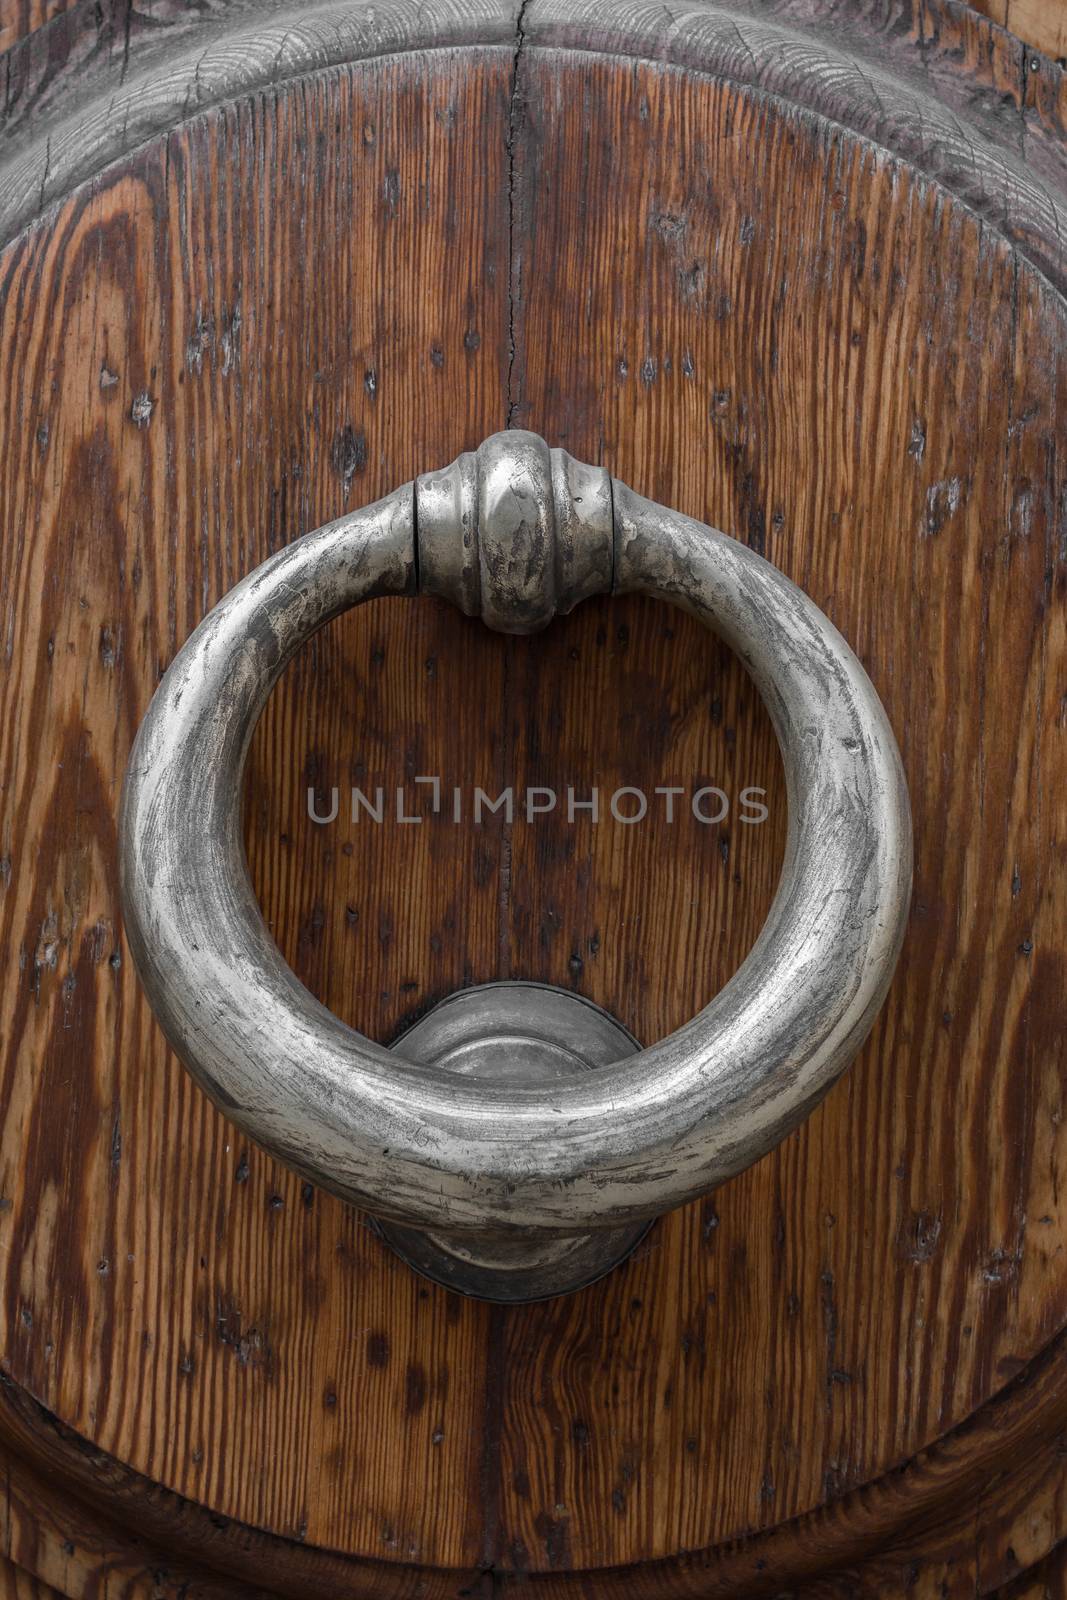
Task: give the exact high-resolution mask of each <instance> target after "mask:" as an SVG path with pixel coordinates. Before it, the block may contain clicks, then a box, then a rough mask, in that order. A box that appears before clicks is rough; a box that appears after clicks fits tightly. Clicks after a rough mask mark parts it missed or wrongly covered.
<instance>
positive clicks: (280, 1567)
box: [0, 1330, 1067, 1600]
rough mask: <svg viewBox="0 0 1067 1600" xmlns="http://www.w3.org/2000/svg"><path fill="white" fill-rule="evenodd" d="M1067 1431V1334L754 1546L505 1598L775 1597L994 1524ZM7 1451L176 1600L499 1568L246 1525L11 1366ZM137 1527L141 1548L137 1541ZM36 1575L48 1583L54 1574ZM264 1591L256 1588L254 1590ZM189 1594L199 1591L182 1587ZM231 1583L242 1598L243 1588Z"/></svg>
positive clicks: (520, 1587) (408, 1586) (714, 1549)
mask: <svg viewBox="0 0 1067 1600" xmlns="http://www.w3.org/2000/svg"><path fill="white" fill-rule="evenodd" d="M1064 1429H1067V1330H1061V1332H1060V1333H1058V1334H1057V1335H1056V1336H1055V1338H1054V1339H1052V1340H1051V1341H1050V1343H1049V1344H1047V1345H1046V1346H1045V1347H1044V1349H1043V1350H1042V1351H1041V1352H1040V1353H1039V1354H1038V1355H1037V1356H1035V1357H1034V1358H1033V1359H1032V1360H1031V1361H1030V1362H1029V1363H1028V1364H1027V1365H1026V1366H1025V1367H1024V1368H1023V1369H1022V1371H1021V1372H1020V1373H1019V1374H1018V1375H1017V1376H1016V1377H1015V1378H1013V1379H1012V1380H1011V1382H1010V1383H1008V1384H1007V1385H1006V1386H1005V1387H1004V1388H1003V1389H1001V1390H999V1391H998V1392H997V1393H996V1394H995V1395H993V1396H992V1397H991V1398H990V1399H989V1400H988V1401H987V1402H986V1403H985V1405H983V1406H981V1407H980V1408H979V1409H978V1410H977V1411H975V1412H973V1413H972V1414H971V1415H970V1416H969V1417H967V1418H966V1419H965V1420H964V1421H963V1422H961V1423H960V1424H959V1426H958V1427H956V1428H954V1429H952V1430H951V1431H950V1432H948V1433H946V1434H943V1435H942V1436H941V1438H939V1439H937V1440H936V1441H935V1442H934V1443H933V1444H931V1445H930V1446H928V1447H927V1448H926V1449H925V1450H922V1451H920V1452H919V1453H918V1454H916V1455H915V1456H913V1457H911V1458H910V1459H909V1460H907V1461H905V1462H902V1463H901V1464H899V1465H898V1466H896V1467H894V1468H892V1469H891V1470H890V1471H888V1472H886V1473H883V1474H882V1475H881V1476H879V1477H877V1478H874V1479H871V1480H870V1481H869V1482H868V1483H865V1484H862V1485H860V1486H858V1487H857V1488H855V1489H853V1490H850V1491H849V1492H848V1493H847V1494H845V1495H842V1496H841V1497H840V1498H839V1499H837V1500H833V1501H829V1502H827V1503H825V1504H823V1505H820V1506H818V1507H815V1508H814V1509H813V1510H811V1511H808V1512H805V1513H803V1514H802V1515H800V1516H799V1517H795V1518H792V1519H790V1520H789V1521H787V1522H782V1523H779V1524H778V1525H776V1526H775V1527H772V1528H768V1529H766V1530H763V1531H760V1532H757V1533H753V1534H751V1535H748V1536H746V1537H745V1538H743V1539H740V1540H734V1541H730V1542H729V1543H727V1544H722V1545H715V1546H710V1547H709V1548H707V1549H705V1550H702V1551H692V1552H687V1553H685V1554H682V1555H676V1556H670V1557H664V1558H660V1559H657V1560H655V1561H648V1562H638V1563H634V1564H632V1565H629V1566H626V1567H612V1568H602V1569H597V1570H595V1571H575V1572H570V1573H563V1572H539V1573H530V1574H525V1573H522V1574H520V1573H516V1572H509V1571H504V1570H501V1569H499V1568H496V1569H493V1572H492V1578H493V1583H494V1587H496V1586H499V1587H502V1588H503V1589H505V1590H510V1591H511V1592H513V1593H516V1594H517V1593H519V1592H520V1591H527V1590H528V1591H529V1592H530V1593H531V1594H535V1593H537V1592H538V1591H540V1592H541V1593H543V1594H544V1595H545V1596H546V1600H547V1597H548V1596H549V1595H550V1596H551V1597H552V1600H579V1597H583V1596H588V1595H589V1594H590V1593H591V1592H592V1591H591V1590H590V1584H591V1583H592V1584H595V1593H596V1594H597V1595H599V1596H603V1597H604V1600H626V1597H632V1596H635V1595H640V1596H642V1597H648V1596H662V1597H663V1600H718V1597H721V1600H727V1597H729V1596H737V1595H739V1594H744V1595H746V1596H751V1597H753V1600H755V1597H757V1596H763V1595H774V1594H776V1593H778V1592H779V1591H780V1590H781V1589H782V1587H783V1585H787V1584H795V1583H798V1582H805V1581H807V1580H810V1579H813V1578H816V1577H827V1576H831V1575H832V1574H833V1573H834V1572H837V1571H840V1570H841V1569H842V1568H851V1567H855V1566H857V1565H859V1564H862V1563H863V1562H864V1561H865V1560H867V1559H869V1558H871V1557H872V1556H874V1555H875V1554H881V1555H884V1554H886V1553H887V1552H892V1550H893V1548H894V1546H896V1545H898V1544H900V1543H901V1542H902V1541H903V1540H905V1539H907V1538H913V1537H914V1536H916V1535H917V1534H920V1533H922V1532H923V1531H924V1530H927V1529H930V1528H932V1527H936V1524H937V1521H938V1518H939V1516H940V1515H941V1514H942V1513H943V1512H944V1511H945V1509H946V1508H948V1507H955V1508H960V1507H966V1506H970V1505H975V1506H977V1504H978V1502H979V1500H981V1501H982V1504H983V1510H984V1512H985V1514H991V1513H992V1506H993V1504H994V1500H992V1499H991V1496H993V1495H994V1494H995V1491H996V1490H997V1489H999V1492H1000V1496H1001V1498H1006V1497H1007V1495H1008V1491H1009V1489H1010V1487H1011V1485H1012V1484H1013V1483H1014V1482H1015V1481H1016V1480H1017V1479H1019V1478H1021V1477H1025V1476H1026V1475H1027V1473H1028V1471H1029V1470H1030V1467H1031V1463H1032V1461H1033V1459H1034V1456H1035V1454H1036V1452H1037V1450H1038V1449H1039V1448H1040V1447H1042V1446H1045V1445H1048V1444H1050V1443H1052V1442H1053V1441H1055V1440H1056V1439H1057V1438H1058V1436H1059V1435H1060V1434H1062V1433H1063V1431H1064ZM0 1446H2V1447H6V1449H7V1450H8V1451H10V1452H11V1453H12V1455H13V1456H15V1457H16V1458H17V1462H18V1463H26V1466H27V1469H28V1471H29V1473H30V1474H32V1475H36V1476H37V1477H38V1478H39V1479H40V1480H43V1483H44V1485H45V1489H44V1491H43V1492H44V1493H45V1495H46V1497H50V1498H51V1500H53V1501H56V1502H58V1504H59V1505H61V1506H62V1507H63V1508H65V1510H66V1512H67V1514H68V1515H69V1513H70V1510H71V1509H72V1507H73V1504H74V1501H73V1500H72V1498H71V1497H74V1498H75V1499H77V1500H79V1501H81V1502H82V1503H83V1504H84V1505H85V1507H86V1508H87V1510H88V1511H89V1513H90V1516H91V1520H90V1521H89V1522H87V1523H86V1524H85V1526H86V1527H88V1528H97V1529H99V1528H100V1527H101V1526H102V1524H101V1523H100V1521H99V1518H98V1516H97V1513H100V1514H102V1516H103V1517H104V1518H105V1519H106V1520H107V1521H109V1522H110V1523H111V1525H112V1526H113V1527H115V1528H116V1538H117V1540H118V1541H119V1542H120V1543H121V1545H122V1547H123V1549H124V1550H125V1551H126V1552H127V1556H128V1559H130V1560H133V1561H134V1562H135V1563H137V1562H140V1563H141V1564H142V1565H143V1566H144V1569H145V1571H148V1570H149V1569H151V1570H152V1572H153V1573H154V1574H155V1575H156V1577H157V1578H158V1575H159V1572H160V1571H161V1569H162V1568H163V1567H166V1568H167V1570H168V1574H170V1575H173V1576H174V1577H175V1579H176V1589H175V1592H176V1593H177V1592H180V1593H181V1594H182V1595H183V1596H185V1597H186V1600H192V1597H193V1596H198V1595H201V1596H205V1597H206V1596H208V1595H209V1594H220V1595H227V1594H230V1593H234V1594H237V1593H239V1594H248V1593H249V1592H255V1593H263V1594H277V1595H284V1596H291V1597H293V1600H317V1597H319V1596H322V1597H323V1600H330V1597H333V1600H345V1597H350V1600H366V1597H367V1596H369V1595H373V1596H374V1597H376V1600H378V1597H380V1600H407V1597H409V1596H414V1595H416V1594H417V1595H419V1596H420V1597H421V1600H446V1597H454V1596H456V1595H457V1594H458V1593H461V1592H463V1589H464V1587H466V1589H467V1592H468V1593H470V1594H477V1593H478V1592H479V1590H478V1585H479V1584H480V1583H481V1581H482V1579H483V1578H484V1577H485V1575H486V1572H487V1571H488V1570H489V1569H484V1570H479V1571H474V1572H464V1571H460V1570H452V1569H442V1568H432V1567H419V1566H414V1565H404V1564H402V1563H399V1562H389V1561H381V1560H377V1559H375V1558H373V1557H356V1556H352V1555H347V1554H342V1553H340V1552H337V1551H333V1550H329V1549H326V1548H319V1547H309V1546H305V1545H302V1544H300V1543H299V1542H297V1541H295V1540H292V1539H286V1538H284V1537H282V1536H280V1535H277V1534H273V1533H269V1532H267V1531H266V1530H263V1529H258V1528H254V1527H251V1526H249V1525H247V1524H242V1523H237V1522H233V1521H231V1520H229V1519H227V1518H225V1517H222V1516H220V1515H219V1514H218V1513H215V1512H212V1511H210V1510H209V1509H208V1508H207V1507H205V1506H203V1505H201V1504H199V1503H197V1502H194V1501H191V1500H188V1499H186V1498H185V1497H183V1496H181V1495H179V1494H176V1493H175V1492H174V1491H173V1490H170V1489H166V1488H164V1487H162V1486H161V1485H159V1484H156V1483H154V1482H153V1481H152V1480H150V1479H148V1478H146V1477H144V1476H143V1474H141V1473H139V1472H137V1471H136V1470H135V1469H134V1468H132V1467H130V1466H128V1465H126V1464H125V1463H124V1462H122V1461H120V1460H118V1459H117V1458H116V1457H114V1456H112V1455H110V1454H109V1453H108V1452H107V1451H104V1450H102V1449H100V1448H99V1447H98V1446H96V1445H94V1444H93V1443H92V1442H91V1441H90V1440H88V1439H86V1438H84V1437H83V1436H82V1435H80V1434H79V1433H77V1432H76V1431H75V1430H74V1429H72V1428H70V1427H68V1425H67V1424H66V1423H64V1422H62V1421H60V1419H59V1418H57V1417H56V1416H55V1415H54V1414H53V1413H52V1412H50V1411H49V1410H48V1409H47V1407H45V1406H44V1405H42V1404H41V1402H40V1401H38V1400H36V1399H35V1398H34V1397H33V1396H32V1395H31V1394H30V1393H29V1392H28V1391H27V1390H26V1389H24V1388H23V1387H22V1386H21V1385H20V1384H19V1383H17V1382H16V1380H15V1379H13V1378H12V1377H11V1376H10V1374H8V1373H6V1372H4V1371H3V1370H2V1369H0ZM1020 1457H1021V1459H1022V1465H1021V1466H1020V1465H1019V1460H1020ZM2 1465H3V1464H2V1463H0V1467H2ZM12 1465H13V1464H9V1466H8V1472H9V1473H10V1472H11V1471H12ZM16 1470H18V1469H16ZM133 1528H135V1529H136V1530H137V1533H136V1534H135V1535H131V1533H130V1532H128V1531H127V1530H129V1529H133ZM153 1545H154V1546H155V1547H156V1548H155V1550H153V1549H152V1546H153ZM1051 1547H1052V1546H1051V1545H1050V1548H1051ZM176 1560H177V1561H178V1562H180V1563H185V1564H186V1565H187V1567H188V1571H186V1572H185V1573H184V1575H179V1574H177V1573H176V1571H175V1569H174V1563H175V1561H176ZM194 1569H195V1571H194ZM34 1576H37V1577H41V1578H43V1579H45V1580H46V1581H47V1580H48V1574H47V1573H46V1572H35V1573H34ZM194 1579H195V1582H194ZM209 1580H210V1583H209ZM250 1581H251V1582H252V1583H254V1584H255V1585H256V1589H255V1590H254V1591H249V1589H248V1587H247V1585H248V1583H249V1582H250ZM220 1582H222V1584H223V1587H222V1588H219V1586H218V1585H219V1583H220ZM182 1583H184V1584H186V1585H187V1586H186V1587H185V1588H181V1587H180V1585H181V1584H182ZM190 1583H193V1587H189V1586H188V1585H189V1584H190ZM206 1583H207V1584H208V1587H206V1588H205V1587H203V1585H204V1584H206ZM226 1583H236V1584H238V1585H240V1587H238V1588H237V1589H233V1590H230V1589H227V1588H226V1587H225V1584H226ZM197 1584H199V1585H200V1586H199V1587H197V1586H196V1585H197ZM165 1592H170V1591H165Z"/></svg>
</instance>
